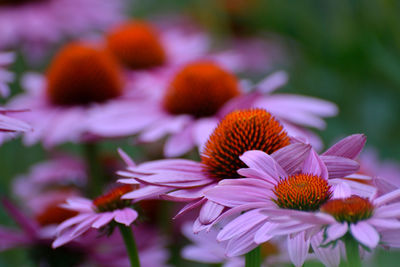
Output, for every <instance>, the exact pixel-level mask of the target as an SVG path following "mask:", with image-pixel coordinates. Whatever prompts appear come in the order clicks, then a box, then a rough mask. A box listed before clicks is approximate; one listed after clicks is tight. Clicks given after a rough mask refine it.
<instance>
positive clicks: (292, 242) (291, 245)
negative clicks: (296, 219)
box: [287, 232, 310, 267]
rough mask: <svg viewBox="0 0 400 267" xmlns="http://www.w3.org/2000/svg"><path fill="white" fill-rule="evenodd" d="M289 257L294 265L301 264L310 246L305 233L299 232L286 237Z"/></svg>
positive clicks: (298, 265) (297, 266)
mask: <svg viewBox="0 0 400 267" xmlns="http://www.w3.org/2000/svg"><path fill="white" fill-rule="evenodd" d="M287 244H288V252H289V257H290V260H291V261H292V263H293V264H294V266H296V267H300V266H303V264H304V261H305V260H306V258H307V255H308V250H309V248H310V239H305V233H304V232H301V233H299V234H297V235H296V236H294V237H290V236H288V239H287Z"/></svg>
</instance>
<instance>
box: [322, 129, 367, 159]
mask: <svg viewBox="0 0 400 267" xmlns="http://www.w3.org/2000/svg"><path fill="white" fill-rule="evenodd" d="M366 141H367V138H366V137H365V135H363V134H353V135H350V136H348V137H346V138H344V139H342V140H340V141H339V142H337V143H336V144H334V145H333V146H331V147H330V148H329V149H328V150H327V151H325V153H323V154H322V155H324V156H339V157H344V158H349V159H355V158H357V157H358V155H359V154H360V152H361V150H362V149H363V147H364V145H365V142H366Z"/></svg>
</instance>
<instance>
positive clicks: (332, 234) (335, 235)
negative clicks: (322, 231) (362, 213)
mask: <svg viewBox="0 0 400 267" xmlns="http://www.w3.org/2000/svg"><path fill="white" fill-rule="evenodd" d="M348 229H349V227H348V225H347V223H346V222H345V223H337V222H336V223H334V224H332V225H329V226H328V228H327V229H326V234H327V239H326V240H325V243H329V242H331V241H335V240H336V239H339V238H341V237H342V236H344V235H345V234H346V233H347V231H348Z"/></svg>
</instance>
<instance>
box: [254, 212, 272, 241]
mask: <svg viewBox="0 0 400 267" xmlns="http://www.w3.org/2000/svg"><path fill="white" fill-rule="evenodd" d="M265 218H267V217H266V216H265ZM276 227H277V224H276V223H271V222H265V223H264V225H263V226H261V227H260V229H258V231H257V232H256V234H255V236H254V242H256V243H257V244H262V243H264V242H267V241H268V240H270V239H271V238H273V237H274V236H275V235H274V234H272V233H271V232H272V231H273V230H274V229H275V228H276Z"/></svg>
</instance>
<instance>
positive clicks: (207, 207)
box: [199, 200, 224, 224]
mask: <svg viewBox="0 0 400 267" xmlns="http://www.w3.org/2000/svg"><path fill="white" fill-rule="evenodd" d="M223 209H224V206H222V205H220V204H217V203H215V202H213V201H210V200H208V201H207V202H206V203H204V204H203V206H202V207H201V209H200V214H199V220H200V222H201V223H202V224H210V223H211V222H213V221H214V220H215V219H217V217H218V216H219V215H220V214H221V212H222V210H223Z"/></svg>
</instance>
